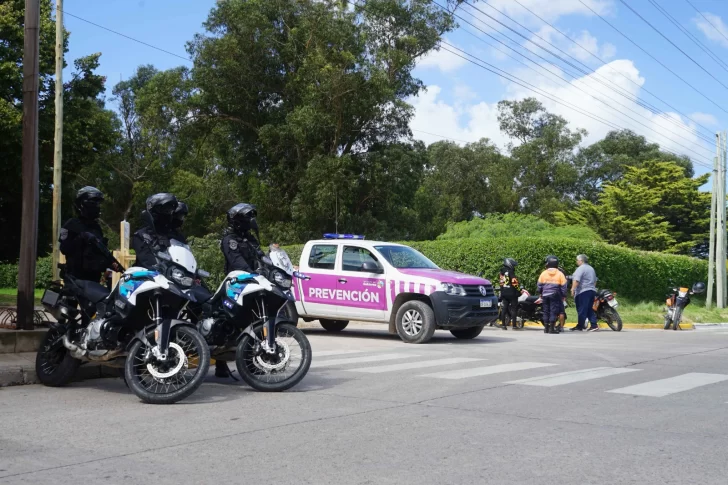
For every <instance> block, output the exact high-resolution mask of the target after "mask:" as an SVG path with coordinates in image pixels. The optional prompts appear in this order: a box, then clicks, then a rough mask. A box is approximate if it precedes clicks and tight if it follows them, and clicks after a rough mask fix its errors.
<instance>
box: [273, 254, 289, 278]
mask: <svg viewBox="0 0 728 485" xmlns="http://www.w3.org/2000/svg"><path fill="white" fill-rule="evenodd" d="M269 257H270V259H271V261H272V262H273V266H275V267H276V268H278V269H281V270H283V271H285V272H286V273H287V274H288V275H292V274H293V263H292V262H291V258H289V257H288V253H286V252H285V251H284V250H283V249H276V250H272V251H271V252H270V255H269Z"/></svg>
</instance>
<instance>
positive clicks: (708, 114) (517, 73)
mask: <svg viewBox="0 0 728 485" xmlns="http://www.w3.org/2000/svg"><path fill="white" fill-rule="evenodd" d="M433 1H434V2H438V3H440V4H444V0H433ZM467 3H468V4H472V6H471V5H468V4H463V5H462V6H461V7H460V8H459V9H458V10H457V12H456V14H457V15H458V17H459V18H457V19H456V20H457V22H458V24H459V27H458V28H457V29H456V30H455V31H453V32H451V33H448V34H446V35H445V36H444V43H443V44H441V49H440V50H439V51H437V52H433V53H431V54H430V55H428V56H427V57H425V58H423V59H422V60H421V61H420V62H419V64H418V66H417V68H416V70H415V75H416V76H417V77H419V78H420V79H422V80H423V81H424V83H425V84H426V86H427V90H426V91H424V92H422V93H421V94H420V95H419V96H418V97H416V98H412V99H410V100H409V102H410V103H411V104H412V105H413V106H414V107H415V116H414V118H413V120H412V123H411V128H412V130H413V135H414V137H415V138H417V139H421V140H423V141H425V142H426V143H428V144H429V143H433V142H435V141H439V140H442V139H450V140H453V141H456V142H457V143H460V144H464V143H467V142H474V141H477V140H479V139H481V138H489V139H490V140H491V141H492V142H493V143H495V144H496V145H498V146H499V147H500V148H501V149H502V150H504V151H506V150H507V146H508V142H509V140H507V139H506V138H505V137H504V136H503V135H502V134H501V133H500V130H499V129H498V121H497V103H498V101H500V100H503V99H522V98H525V97H529V96H533V97H536V98H538V99H539V100H540V101H541V102H542V103H543V104H544V106H545V107H546V108H547V109H548V110H549V111H550V112H553V113H556V114H559V115H561V116H563V117H564V118H565V119H567V120H568V121H569V125H570V127H571V128H572V129H575V128H583V129H585V130H587V131H588V136H587V137H586V138H585V139H584V142H583V144H584V145H587V144H590V143H593V142H595V141H598V140H599V139H601V138H603V137H604V136H605V135H606V134H607V133H608V132H609V131H611V130H614V129H619V128H629V129H631V130H633V131H634V132H636V133H638V134H640V135H643V136H644V137H645V138H647V139H648V140H649V141H651V142H656V143H659V144H660V145H661V146H662V147H663V148H665V149H668V150H671V151H674V152H677V153H680V154H685V155H688V156H690V157H691V159H692V160H693V163H694V165H695V171H696V173H697V174H702V173H707V172H710V171H711V170H712V160H713V157H714V156H715V142H714V139H715V132H716V131H719V130H724V129H727V128H728V0H487V1H485V0H481V1H478V2H473V1H468V2H467ZM214 4H215V0H103V1H98V0H96V1H91V0H65V1H64V11H65V12H66V16H65V19H64V21H65V25H66V29H67V30H68V31H70V33H71V36H70V39H69V52H68V54H67V57H66V62H67V63H68V65H69V67H68V68H67V70H66V73H65V76H69V75H70V72H71V71H72V66H73V59H76V58H78V57H81V56H85V55H89V54H92V53H95V52H101V53H102V56H101V66H100V69H99V71H100V73H101V74H103V75H105V76H107V79H108V81H107V82H108V85H109V86H113V84H115V83H116V82H118V81H119V80H121V79H124V78H128V77H130V76H131V75H133V73H134V71H135V70H136V68H137V67H138V66H139V65H142V64H152V65H154V66H155V67H156V68H158V69H160V70H161V69H169V68H172V67H177V66H179V65H184V64H186V65H191V62H189V61H185V60H184V59H183V58H186V57H187V52H186V49H185V43H186V42H187V41H188V40H190V39H192V37H193V36H194V34H195V33H198V32H203V31H204V27H203V25H202V24H203V22H204V21H205V19H206V17H207V14H208V12H209V11H210V9H211V8H212V7H213V6H214ZM691 4H692V5H691ZM693 6H694V7H695V9H694V8H693ZM630 7H631V9H633V10H634V11H632V10H631V9H630ZM659 7H661V8H662V10H659V9H658V8H659ZM527 9H530V10H531V11H532V12H533V13H531V12H529V11H528V10H527ZM696 9H697V11H696ZM638 14H639V15H640V16H641V17H642V18H640V17H639V16H638ZM77 17H81V18H82V19H85V20H86V21H90V22H93V23H96V24H98V25H101V26H103V27H106V28H109V29H112V30H114V31H116V32H119V33H122V34H124V35H127V36H129V37H133V38H135V39H138V40H140V41H143V42H146V43H148V44H151V45H154V46H156V47H159V48H161V49H164V50H166V51H169V52H170V53H172V54H175V55H172V54H170V53H165V52H161V51H159V50H155V49H153V48H150V47H147V46H144V45H141V44H138V43H136V42H134V41H132V40H129V39H127V38H125V37H122V36H119V35H116V34H114V33H111V32H109V31H107V30H104V29H102V28H99V27H97V26H94V25H91V24H89V23H87V22H85V21H83V20H80V19H79V18H77ZM539 17H540V18H539ZM607 22H608V23H609V24H611V26H610V25H608V24H607ZM547 23H548V24H550V25H548V24H547ZM648 23H649V24H651V25H652V27H651V26H650V25H648ZM613 27H614V28H613ZM653 27H654V28H653ZM615 28H616V29H618V30H619V31H621V32H622V34H624V35H622V34H620V33H619V32H617V30H615ZM663 36H664V37H663ZM567 37H568V38H567ZM508 38H510V39H508ZM667 39H669V41H668V40H667ZM499 41H500V42H499ZM670 41H672V43H674V44H675V45H672V44H671V43H670ZM501 42H502V43H501ZM448 51H449V52H448ZM177 56H180V57H177ZM468 59H469V60H468ZM691 59H692V60H691ZM476 64H479V65H476ZM483 67H486V68H487V69H489V70H490V71H489V70H486V69H484V68H483ZM491 71H495V72H498V73H500V74H501V75H498V74H496V73H494V72H491ZM670 71H672V72H670ZM504 76H505V77H504ZM680 78H682V80H681V79H680ZM691 86H692V87H691ZM111 98H112V96H111V93H110V89H109V91H108V96H107V99H108V101H109V103H110V107H113V101H112V99H111Z"/></svg>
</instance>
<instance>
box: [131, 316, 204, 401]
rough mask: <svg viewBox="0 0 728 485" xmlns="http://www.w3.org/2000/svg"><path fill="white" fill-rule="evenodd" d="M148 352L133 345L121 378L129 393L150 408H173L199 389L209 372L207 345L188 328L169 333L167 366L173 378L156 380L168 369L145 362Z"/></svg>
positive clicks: (146, 349) (146, 348)
mask: <svg viewBox="0 0 728 485" xmlns="http://www.w3.org/2000/svg"><path fill="white" fill-rule="evenodd" d="M172 344H174V345H172ZM180 349H181V351H182V352H181V355H180ZM148 351H150V349H149V348H148V347H147V345H146V344H144V342H142V341H140V340H137V341H136V342H134V344H133V345H132V346H131V349H130V350H129V355H128V356H127V358H126V364H125V366H124V367H125V368H124V370H125V373H124V375H125V377H126V383H127V385H128V386H129V389H131V391H132V392H133V393H134V394H135V395H136V396H137V397H138V398H139V399H141V400H142V401H144V402H146V403H149V404H173V403H176V402H178V401H181V400H182V399H185V398H187V397H189V396H190V395H191V394H192V393H193V392H195V391H196V390H197V388H198V387H200V386H201V385H202V382H203V381H204V380H205V377H206V376H207V371H208V369H209V368H210V349H209V348H208V346H207V342H205V340H204V339H203V338H202V336H201V335H200V334H199V332H198V331H197V330H195V329H193V328H190V327H175V328H173V329H172V335H171V339H170V346H169V356H168V357H167V360H168V361H170V359H171V363H170V365H172V368H173V369H176V372H175V373H174V374H172V375H170V376H164V377H162V376H160V375H156V376H155V374H163V373H166V371H167V370H168V369H161V368H159V366H158V364H156V363H154V362H153V361H151V362H148V361H147V359H145V355H146V354H147V352H148ZM180 360H181V365H179V364H180ZM178 366H179V368H177V367H178Z"/></svg>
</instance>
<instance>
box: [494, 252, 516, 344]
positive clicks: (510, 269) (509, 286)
mask: <svg viewBox="0 0 728 485" xmlns="http://www.w3.org/2000/svg"><path fill="white" fill-rule="evenodd" d="M517 265H518V263H517V262H516V260H515V259H513V258H506V259H504V260H503V266H502V267H501V270H500V275H499V283H500V287H501V318H502V322H501V323H502V324H503V326H502V327H501V328H503V330H508V323H509V322H510V324H511V325H513V329H514V330H515V329H516V316H517V315H518V297H519V296H520V295H521V285H520V284H519V282H518V278H517V277H516V266H517Z"/></svg>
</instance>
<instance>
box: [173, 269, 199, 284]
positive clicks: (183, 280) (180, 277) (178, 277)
mask: <svg viewBox="0 0 728 485" xmlns="http://www.w3.org/2000/svg"><path fill="white" fill-rule="evenodd" d="M171 276H172V279H173V280H174V281H176V282H177V283H179V284H180V285H181V286H186V287H190V286H192V283H194V280H193V279H192V278H190V277H189V276H185V273H184V271H182V270H181V269H179V268H174V269H173V270H172V274H171Z"/></svg>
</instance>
